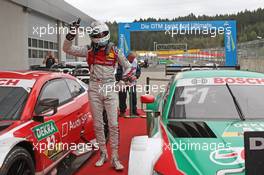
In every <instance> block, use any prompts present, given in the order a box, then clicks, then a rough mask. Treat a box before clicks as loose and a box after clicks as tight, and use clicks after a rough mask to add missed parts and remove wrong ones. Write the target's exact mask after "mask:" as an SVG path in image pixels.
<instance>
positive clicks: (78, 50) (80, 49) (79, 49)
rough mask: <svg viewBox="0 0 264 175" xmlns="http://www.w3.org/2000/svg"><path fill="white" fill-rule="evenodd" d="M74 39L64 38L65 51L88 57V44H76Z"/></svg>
mask: <svg viewBox="0 0 264 175" xmlns="http://www.w3.org/2000/svg"><path fill="white" fill-rule="evenodd" d="M72 43H73V41H69V40H68V39H65V40H64V43H63V51H64V52H66V53H67V54H69V55H72V56H76V57H86V56H87V52H88V46H74V45H73V44H72Z"/></svg>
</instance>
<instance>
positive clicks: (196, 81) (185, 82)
mask: <svg viewBox="0 0 264 175" xmlns="http://www.w3.org/2000/svg"><path fill="white" fill-rule="evenodd" d="M225 84H229V85H264V78H241V77H215V78H189V79H180V80H178V81H177V86H178V87H179V86H198V85H225Z"/></svg>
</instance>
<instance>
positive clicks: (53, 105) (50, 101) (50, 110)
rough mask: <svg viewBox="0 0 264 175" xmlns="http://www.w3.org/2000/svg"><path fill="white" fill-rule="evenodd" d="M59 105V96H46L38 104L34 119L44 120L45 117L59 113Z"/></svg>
mask: <svg viewBox="0 0 264 175" xmlns="http://www.w3.org/2000/svg"><path fill="white" fill-rule="evenodd" d="M58 107H59V99H57V98H46V99H43V100H41V101H39V103H38V104H37V106H36V109H35V114H36V115H35V116H34V117H33V120H34V121H37V122H44V117H46V116H52V115H54V114H56V113H57V111H58Z"/></svg>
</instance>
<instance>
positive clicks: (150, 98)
mask: <svg viewBox="0 0 264 175" xmlns="http://www.w3.org/2000/svg"><path fill="white" fill-rule="evenodd" d="M140 101H141V103H143V104H149V103H154V101H155V97H154V96H153V95H142V96H141V97H140Z"/></svg>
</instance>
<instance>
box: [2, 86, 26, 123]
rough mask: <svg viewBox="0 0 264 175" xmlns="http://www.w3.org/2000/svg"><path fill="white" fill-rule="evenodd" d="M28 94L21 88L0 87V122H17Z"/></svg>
mask: <svg viewBox="0 0 264 175" xmlns="http://www.w3.org/2000/svg"><path fill="white" fill-rule="evenodd" d="M27 97H28V92H27V91H26V90H25V89H24V88H22V87H0V120H18V119H20V117H21V113H22V111H23V108H24V106H25V103H26V100H27Z"/></svg>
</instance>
